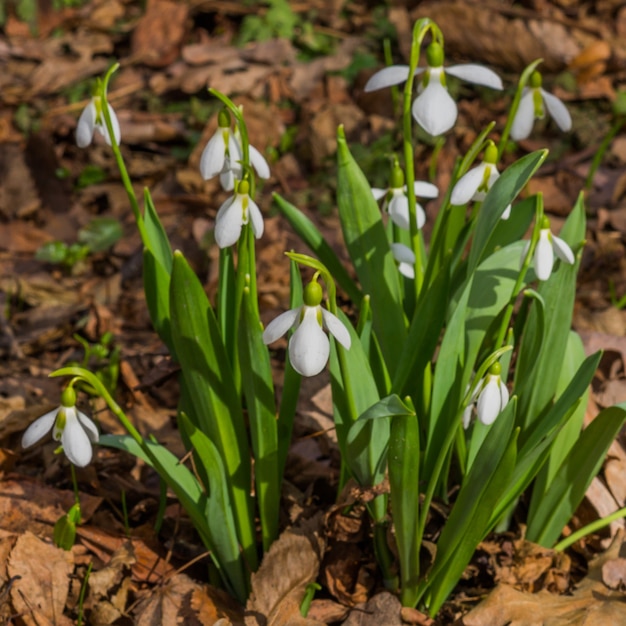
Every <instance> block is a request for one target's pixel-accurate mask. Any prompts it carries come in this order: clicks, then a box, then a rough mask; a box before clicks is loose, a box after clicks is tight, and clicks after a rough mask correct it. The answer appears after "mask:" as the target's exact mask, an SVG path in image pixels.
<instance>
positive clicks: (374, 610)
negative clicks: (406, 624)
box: [343, 591, 403, 626]
mask: <svg viewBox="0 0 626 626" xmlns="http://www.w3.org/2000/svg"><path fill="white" fill-rule="evenodd" d="M401 608H402V607H401V604H400V600H398V598H397V597H396V596H394V595H393V594H391V593H389V592H388V591H383V592H382V593H378V594H376V595H375V596H374V597H373V598H370V599H369V600H368V601H367V602H365V603H363V604H358V605H357V606H355V607H354V609H353V610H352V611H351V612H350V615H349V616H348V619H347V620H346V621H345V622H344V623H343V626H381V625H382V624H384V625H385V626H403V621H402V618H401V616H400V610H401Z"/></svg>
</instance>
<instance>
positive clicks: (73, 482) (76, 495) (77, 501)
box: [70, 463, 80, 507]
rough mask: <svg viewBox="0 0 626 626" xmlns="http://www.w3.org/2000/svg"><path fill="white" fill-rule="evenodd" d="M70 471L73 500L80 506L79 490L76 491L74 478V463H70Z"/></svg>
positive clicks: (76, 483)
mask: <svg viewBox="0 0 626 626" xmlns="http://www.w3.org/2000/svg"><path fill="white" fill-rule="evenodd" d="M70 472H71V473H72V489H73V491H74V502H75V503H76V504H77V505H78V506H79V507H80V492H79V491H78V481H77V480H76V467H75V466H74V463H70Z"/></svg>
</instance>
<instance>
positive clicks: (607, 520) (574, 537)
mask: <svg viewBox="0 0 626 626" xmlns="http://www.w3.org/2000/svg"><path fill="white" fill-rule="evenodd" d="M622 517H626V507H624V508H622V509H619V510H618V511H615V513H611V514H610V515H607V516H606V517H603V518H601V519H599V520H596V521H595V522H591V524H587V525H586V526H583V527H582V528H580V529H579V530H577V531H576V532H574V533H572V534H571V535H570V536H569V537H565V539H562V540H561V541H559V543H557V544H556V545H555V546H554V548H553V549H554V551H555V552H562V551H563V550H565V549H566V548H569V547H570V546H571V545H572V544H574V543H576V542H577V541H578V540H579V539H582V538H583V537H586V536H587V535H591V533H595V532H598V531H599V530H602V529H603V528H604V527H605V526H608V525H609V524H612V523H613V522H615V521H616V520H618V519H621V518H622Z"/></svg>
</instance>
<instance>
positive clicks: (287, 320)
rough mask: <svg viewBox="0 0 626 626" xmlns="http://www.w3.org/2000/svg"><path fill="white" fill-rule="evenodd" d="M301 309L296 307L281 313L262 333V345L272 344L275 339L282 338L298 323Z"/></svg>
mask: <svg viewBox="0 0 626 626" xmlns="http://www.w3.org/2000/svg"><path fill="white" fill-rule="evenodd" d="M301 310H302V307H301V306H299V307H296V308H295V309H290V310H289V311H285V312H284V313H281V314H280V315H279V316H278V317H275V318H274V319H273V320H272V321H271V322H270V323H269V324H268V325H267V328H266V329H265V330H264V331H263V343H265V344H269V343H274V342H275V341H276V340H277V339H279V338H280V337H282V336H283V335H284V334H285V333H286V332H287V331H288V330H289V329H290V328H292V327H293V325H294V324H296V323H297V321H298V316H299V315H300V311H301Z"/></svg>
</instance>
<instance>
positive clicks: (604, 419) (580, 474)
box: [526, 403, 626, 547]
mask: <svg viewBox="0 0 626 626" xmlns="http://www.w3.org/2000/svg"><path fill="white" fill-rule="evenodd" d="M625 420H626V403H622V404H618V405H616V406H612V407H609V408H608V409H604V410H603V411H601V412H600V413H599V414H598V415H597V416H596V417H595V419H594V420H593V421H592V422H591V424H589V426H587V428H585V430H583V432H582V434H581V435H580V437H579V438H578V441H576V443H575V444H574V447H573V448H572V449H571V450H570V453H569V454H568V455H567V458H566V459H565V460H564V461H563V464H562V465H561V467H560V468H559V471H558V472H557V474H556V476H555V478H554V480H553V481H552V483H551V484H550V487H549V488H548V490H547V491H546V493H545V495H544V500H545V504H544V505H543V506H542V507H541V508H540V509H539V511H538V512H537V515H536V516H535V517H533V518H532V519H529V520H528V529H527V534H526V537H527V539H528V540H529V541H534V542H535V543H539V544H540V545H542V546H546V547H551V546H552V545H553V544H554V543H555V542H556V540H557V539H558V538H559V536H560V534H561V531H562V530H563V527H564V526H565V524H567V522H568V521H569V520H570V519H571V517H572V515H573V514H574V512H575V511H576V508H577V507H578V505H579V504H580V502H581V501H582V499H583V497H584V495H585V492H586V491H587V488H588V487H589V485H590V484H591V481H592V480H593V478H594V476H596V475H597V473H598V472H599V471H600V468H601V467H602V463H603V462H604V458H605V456H606V453H607V450H608V449H609V446H610V445H611V443H612V441H613V440H614V439H615V437H616V436H617V434H618V433H619V431H620V429H621V428H622V426H623V424H624V421H625Z"/></svg>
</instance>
